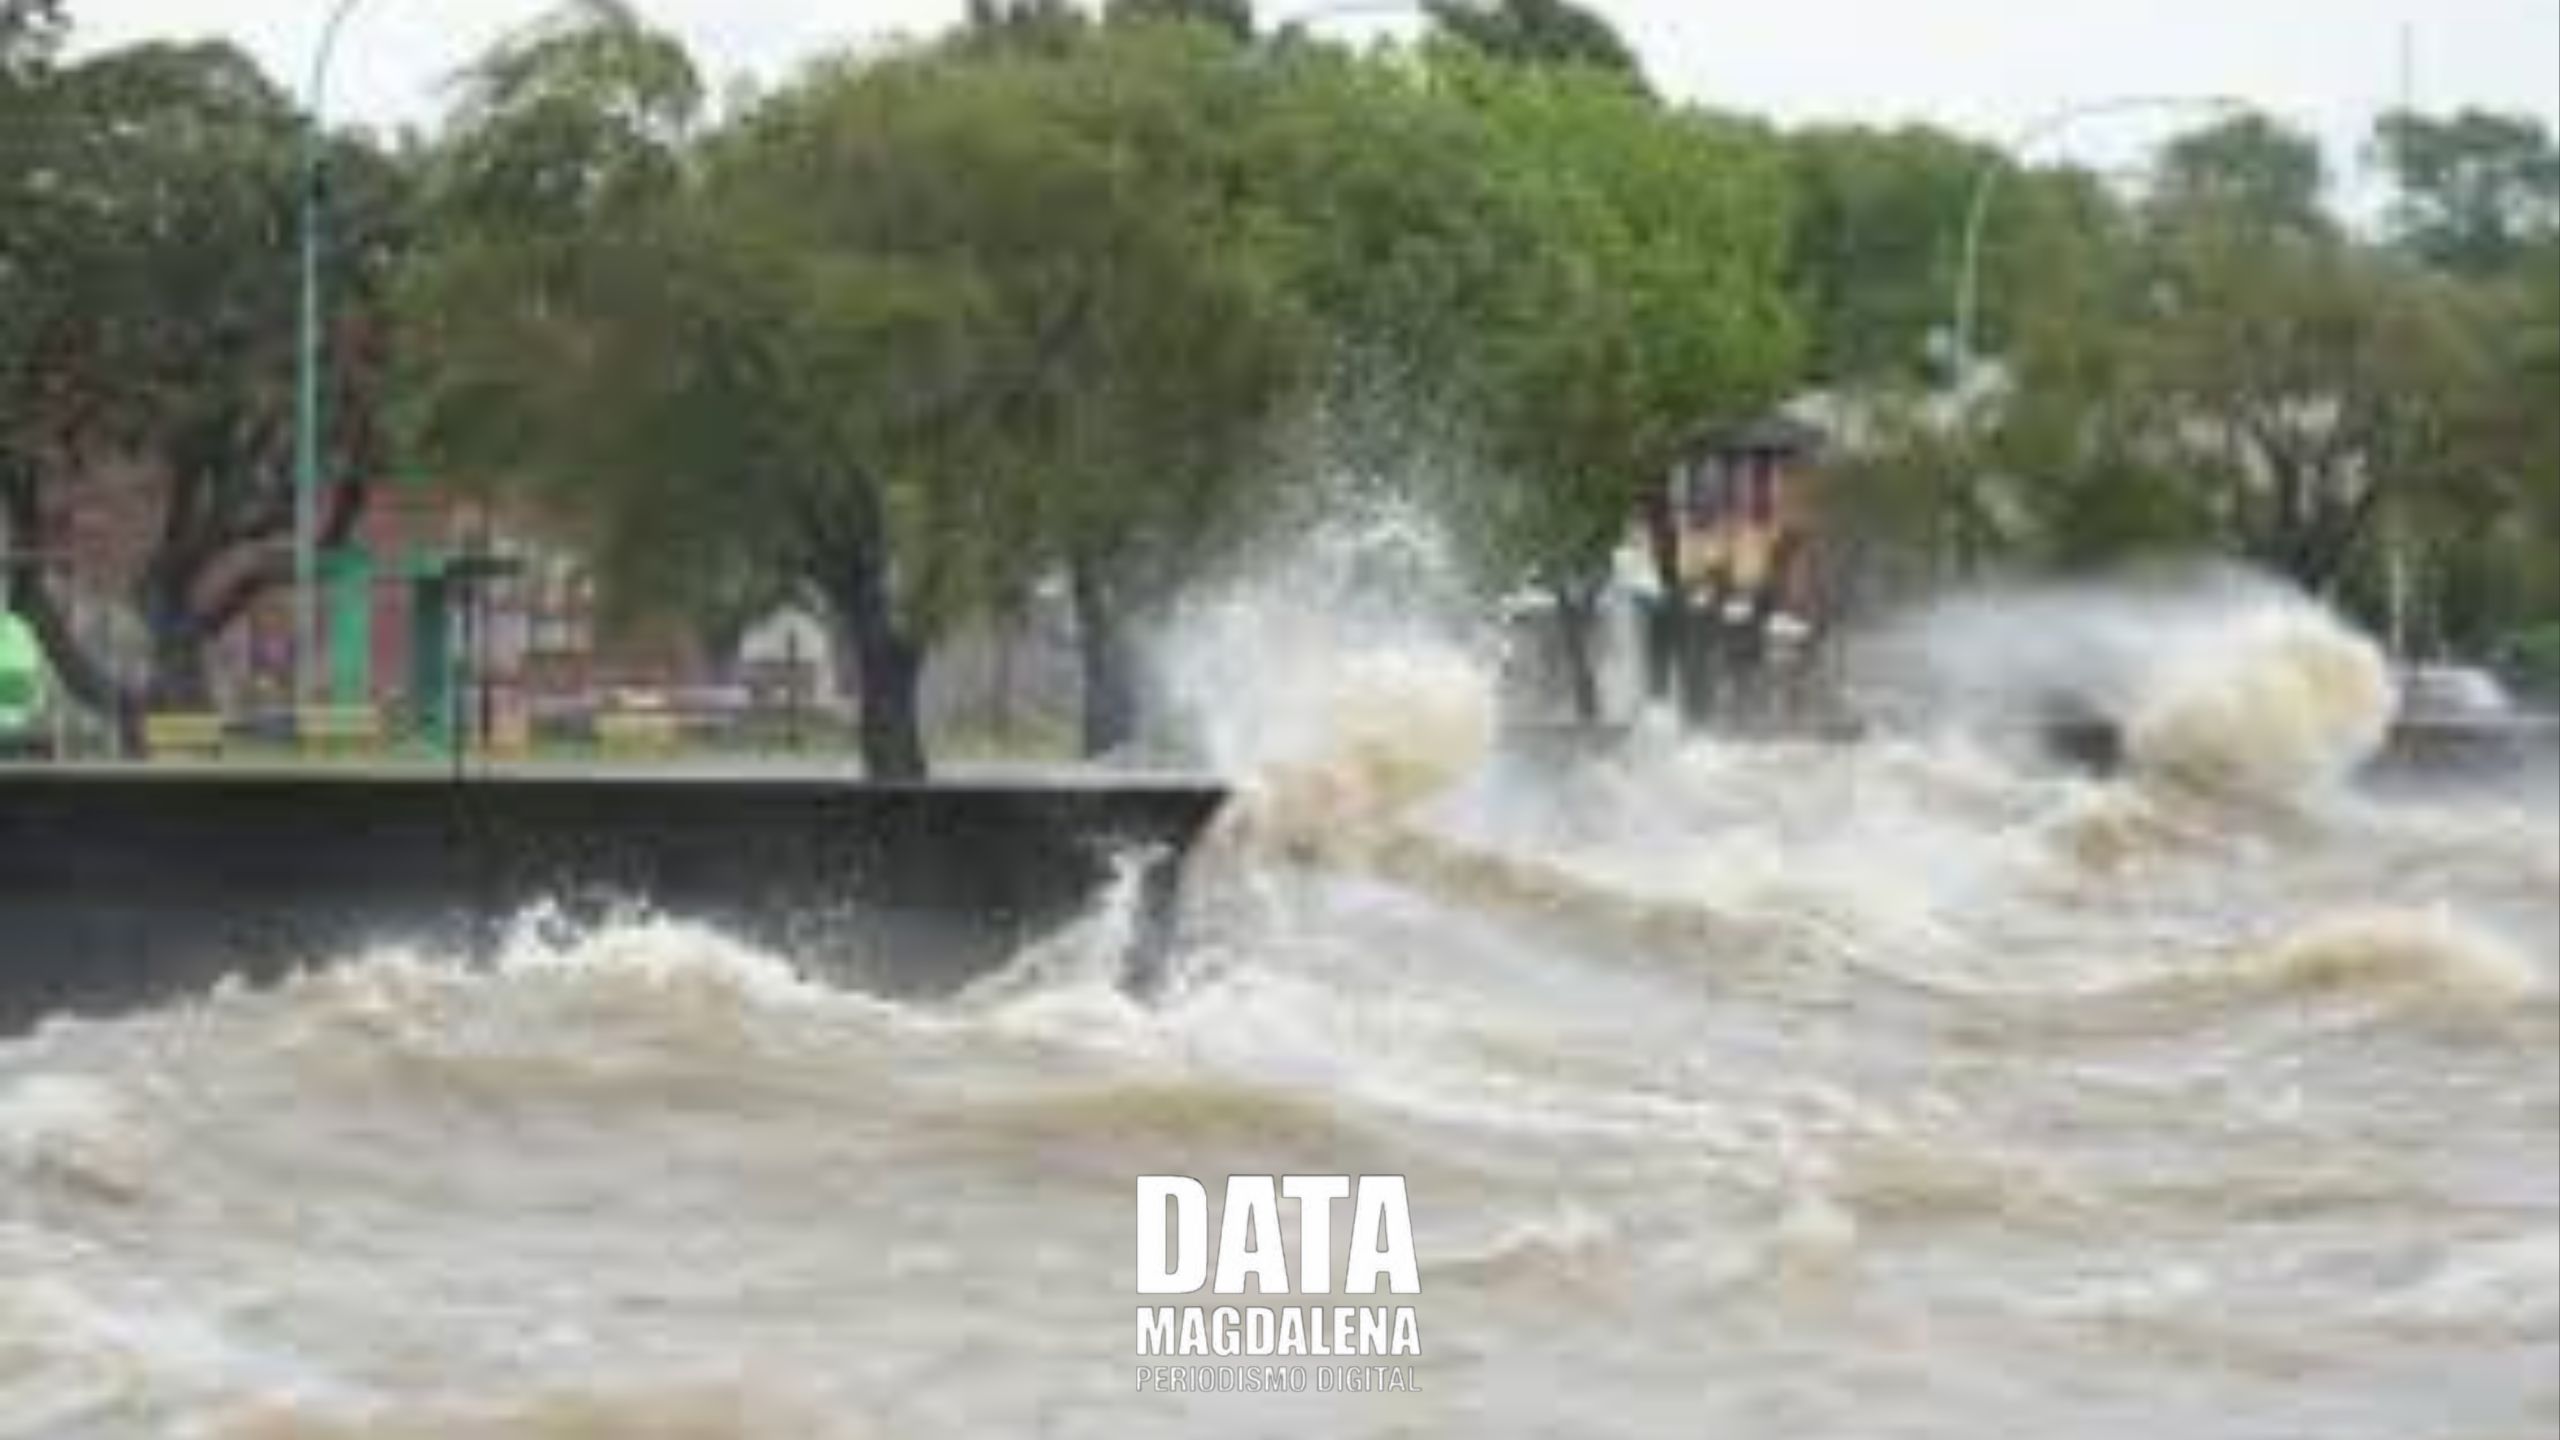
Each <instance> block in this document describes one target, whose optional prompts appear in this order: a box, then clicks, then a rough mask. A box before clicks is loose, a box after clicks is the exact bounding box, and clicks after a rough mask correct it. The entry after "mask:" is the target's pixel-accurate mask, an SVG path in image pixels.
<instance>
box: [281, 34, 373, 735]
mask: <svg viewBox="0 0 2560 1440" xmlns="http://www.w3.org/2000/svg"><path fill="white" fill-rule="evenodd" d="M362 3H363V0H336V3H335V5H334V6H333V7H332V8H331V9H330V11H329V17H328V20H327V22H326V23H325V24H323V25H322V27H321V30H320V43H319V44H318V45H317V46H316V47H315V48H314V49H313V50H312V52H311V74H310V78H309V81H308V83H307V84H306V85H305V87H304V89H303V105H302V290H301V307H300V309H301V318H300V324H299V330H298V335H297V341H296V344H295V375H294V405H293V579H294V591H293V593H294V611H293V621H294V625H293V629H294V636H293V695H294V701H295V703H296V704H299V705H312V704H316V703H318V701H319V699H320V696H319V691H318V682H319V677H320V668H319V663H318V662H319V653H320V593H319V581H320V557H319V542H320V536H319V511H320V478H321V477H320V468H321V465H320V443H321V442H320V434H321V426H322V419H323V417H322V414H321V401H320V392H321V371H322V367H323V365H324V363H325V360H326V354H325V341H324V340H323V338H322V332H323V329H324V326H323V324H322V318H321V314H320V253H321V248H322V236H321V229H322V227H321V218H322V217H321V185H320V182H321V172H322V169H323V166H324V164H325V161H324V155H323V151H324V149H325V147H326V145H327V135H326V132H325V130H324V123H325V122H324V120H323V116H322V111H323V108H324V107H325V105H326V104H327V100H328V81H329V61H330V59H331V58H332V57H333V56H335V55H336V53H337V49H338V32H339V31H340V30H342V29H344V28H345V26H346V22H347V17H348V15H350V14H351V13H353V12H354V10H355V8H356V6H358V5H359V4H362Z"/></svg>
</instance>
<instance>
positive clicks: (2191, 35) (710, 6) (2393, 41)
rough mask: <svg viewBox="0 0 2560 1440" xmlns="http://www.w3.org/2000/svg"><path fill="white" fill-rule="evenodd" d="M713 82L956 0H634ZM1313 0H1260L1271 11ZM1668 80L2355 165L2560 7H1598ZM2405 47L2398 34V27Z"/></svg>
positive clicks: (430, 95) (412, 84)
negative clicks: (2381, 130) (2198, 121)
mask: <svg viewBox="0 0 2560 1440" xmlns="http://www.w3.org/2000/svg"><path fill="white" fill-rule="evenodd" d="M70 4H71V10H72V13H73V15H74V17H75V19H76V20H77V22H78V23H79V25H80V32H79V33H80V36H81V40H82V43H83V44H84V45H87V46H96V45H102V44H112V43H116V42H120V41H125V40H130V39H134V38H137V37H142V36H181V35H200V34H205V33H208V32H216V33H221V34H226V35H229V36H232V37H233V38H235V39H237V40H239V41H240V42H242V43H243V44H245V45H246V46H247V47H248V48H249V49H250V50H251V51H252V52H254V53H255V54H257V55H258V56H259V57H260V58H261V59H262V60H264V61H265V62H266V64H267V66H268V67H269V69H270V70H272V71H274V72H275V73H276V74H277V75H278V76H280V77H292V79H293V81H294V83H299V77H300V74H301V71H302V69H303V67H304V66H305V65H306V64H307V63H308V61H307V57H308V54H309V51H310V45H311V40H312V37H313V35H314V33H315V32H316V30H317V28H318V25H319V22H320V19H321V16H322V14H323V13H324V12H325V9H326V6H327V0H70ZM638 4H639V7H640V8H641V10H642V11H643V12H644V13H646V14H648V15H649V16H651V17H652V18H653V19H655V20H656V21H657V22H659V23H660V24H663V25H666V26H669V27H671V28H673V29H675V30H676V31H678V32H680V33H681V34H683V35H684V37H685V38H686V39H687V40H688V41H689V42H691V43H692V45H693V47H694V50H695V53H696V55H697V56H698V57H700V58H701V59H702V61H703V62H704V68H705V69H706V70H707V71H708V72H709V73H710V74H711V75H712V76H714V77H715V78H717V77H720V76H726V75H732V74H736V73H740V72H755V73H759V74H765V75H771V74H775V73H779V72H782V71H786V70H788V68H789V67H790V66H791V64H792V63H793V62H794V61H795V60H796V59H798V58H799V57H802V56H805V55H807V54H809V53H811V52H813V51H816V50H820V49H824V48H828V47H832V46H837V45H842V44H846V43H858V42H862V41H866V40H876V39H877V38H879V37H881V36H884V35H889V34H895V33H900V32H904V33H910V34H914V33H923V32H929V31H931V30H933V29H936V28H939V27H941V26H943V25H946V24H948V23H950V21H951V20H952V19H953V18H954V17H956V16H957V15H958V14H959V13H960V11H961V9H962V6H963V0H866V3H853V4H837V5H828V4H823V3H813V0H638ZM546 8H548V4H547V0H363V5H362V8H361V9H359V10H358V12H357V13H356V15H355V17H354V19H353V21H352V22H351V25H350V27H349V29H348V31H347V35H346V39H345V42H344V48H343V51H342V54H341V56H340V59H339V62H338V66H337V69H336V73H335V77H334V78H333V80H332V88H333V91H334V92H335V94H336V97H337V99H336V101H335V108H336V109H337V110H338V111H340V112H341V113H352V114H355V115H357V116H361V117H363V118H366V119H370V120H375V121H420V120H426V119H430V118H432V117H433V115H434V114H435V113H436V111H437V109H438V107H439V105H440V103H441V96H442V94H443V93H444V91H443V81H444V79H445V77H447V76H449V75H450V74H451V73H452V72H453V70H454V69H455V67H456V66H458V65H459V64H460V63H461V62H462V61H463V60H464V59H465V58H467V57H468V56H470V55H471V54H472V53H473V52H474V51H476V50H477V49H478V48H480V47H481V46H483V45H485V44H487V43H488V42H489V41H491V40H492V39H494V38H496V37H498V36H500V35H503V34H505V33H506V32H507V31H508V30H510V29H512V28H514V27H516V26H519V25H522V24H524V23H525V22H526V21H528V20H530V19H532V18H534V17H536V16H538V15H540V14H541V13H543V11H544V10H545V9H546ZM1315 8H1318V5H1316V4H1309V3H1304V0H1293V3H1279V0H1264V3H1263V4H1262V12H1263V14H1264V15H1265V17H1266V18H1273V17H1280V16H1285V15H1288V14H1291V13H1300V14H1303V13H1306V12H1308V11H1309V10H1311V9H1315ZM1595 8H1597V9H1599V10H1600V11H1602V12H1603V13H1605V14H1607V15H1608V16H1609V18H1610V19H1612V20H1613V21H1615V22H1616V23H1617V24H1618V26H1619V28H1620V29H1621V30H1623V31H1624V32H1625V33H1626V34H1627V35H1628V37H1629V38H1630V39H1632V40H1633V41H1634V42H1635V43H1636V45H1637V47H1638V48H1639V49H1640V50H1641V51H1642V52H1643V55H1644V58H1645V63H1646V65H1647V67H1648V68H1649V69H1650V70H1651V72H1652V74H1653V76H1654V78H1655V80H1656V81H1657V82H1658V83H1660V84H1661V85H1662V86H1663V87H1664V88H1666V89H1668V90H1670V91H1671V92H1673V93H1675V94H1678V95H1681V96H1684V97H1689V98H1694V99H1700V100H1705V101H1709V102H1712V103H1715V104H1718V105H1722V106H1728V107H1733V108H1740V109H1748V110H1755V111H1760V112H1764V113H1768V114H1773V115H1777V116H1779V117H1782V118H1784V119H1788V120H1804V119H1814V118H1856V119H1862V120H1870V121H1895V120H1904V119H1920V120H1930V121H1934V122H1937V123H1940V124H1943V125H1948V126H1952V127H1955V128H1958V129H1963V130H1967V131H1971V132H1975V133H1978V134H1985V135H1991V136H2000V137H2005V136H2009V135H2012V134H2014V133H2015V132H2017V131H2018V130H2019V129H2020V127H2022V126H2024V125H2026V124H2028V123H2029V122H2031V121H2032V120H2034V119H2035V118H2037V117H2040V116H2042V115H2045V114H2047V113H2049V112H2051V111H2053V110H2055V109H2057V108H2059V107H2066V106H2070V105H2075V104H2078V103H2080V102H2083V101H2086V100H2090V99H2094V98H2098V97H2104V96H2113V95H2122V94H2127V93H2142V94H2154V93H2163V94H2167V93H2174V94H2218V95H2220V94H2227V95H2238V96H2244V97H2247V98H2248V99H2250V100H2252V101H2254V102H2256V103H2258V104H2260V105H2262V106H2264V107H2265V108H2267V109H2269V110H2272V111H2275V112H2277V113H2279V114H2282V115H2285V116H2287V117H2289V118H2292V119H2294V120H2295V121H2296V122H2297V123H2301V124H2304V125H2306V126H2309V127H2310V128H2313V129H2316V130H2317V131H2319V132H2320V133H2321V134H2322V135H2323V136H2324V137H2325V138H2326V139H2328V141H2329V142H2330V144H2331V145H2332V147H2333V149H2335V150H2337V151H2338V152H2340V153H2339V156H2338V158H2339V159H2340V160H2341V161H2342V162H2347V163H2352V161H2353V159H2354V151H2355V148H2356V145H2357V142H2358V138H2359V137H2360V136H2361V135H2362V134H2363V133H2364V131H2365V128H2366V125H2367V123H2368V121H2369V119H2370V117H2371V116H2372V114H2373V113H2374V112H2375V111H2376V110H2378V109H2381V108H2384V107H2387V106H2389V105H2390V104H2392V103H2394V101H2395V99H2396V97H2397V95H2398V94H2399V92H2400V88H2401V85H2402V73H2403V68H2404V67H2403V64H2402V57H2403V53H2404V49H2405V51H2406V53H2407V54H2409V55H2410V56H2411V57H2413V58H2414V64H2413V65H2411V66H2409V67H2407V68H2408V69H2409V71H2410V72H2411V73H2412V74H2413V75H2414V81H2415V88H2416V95H2417V98H2418V100H2419V102H2420V104H2421V105H2423V106H2425V107H2428V108H2449V107H2453V106H2457V105H2464V104H2481V105H2491V106H2497V107H2501V108H2506V109H2521V110H2527V111H2531V112H2533V113H2535V114H2538V115H2541V116H2544V117H2545V118H2546V119H2550V120H2553V121H2555V123H2560V0H2043V3H2034V0H1747V3H1746V0H1598V3H1597V5H1596V6H1595ZM2404 34H2405V36H2406V37H2407V40H2408V43H2407V45H2406V46H2405V47H2404V44H2403V37H2404ZM2175 123H2176V119H2175V118H2174V117H2169V116H2163V115H2160V114H2156V113H2155V114H2150V115H2126V116H2121V117H2118V118H2115V119H2112V120H2092V121H2085V122H2082V123H2079V124H2077V125H2074V126H2072V127H2070V128H2069V130H2068V131H2067V133H2065V134H2064V135H2063V136H2062V137H2060V138H2059V139H2058V140H2057V141H2055V142H2054V148H2055V149H2056V150H2058V151H2059V152H2060V153H2061V154H2063V155H2067V156H2069V157H2070V158H2074V159H2080V160H2084V161H2087V162H2089V163H2092V164H2097V165H2101V166H2105V165H2111V164H2119V163H2128V162H2130V160H2131V159H2132V158H2133V157H2134V156H2136V155H2138V154H2140V153H2141V152H2142V151H2143V150H2144V149H2145V148H2146V147H2147V146H2148V145H2149V144H2150V143H2151V142H2153V141H2156V140H2157V139H2158V138H2159V137H2160V135H2161V134H2162V133H2163V130H2164V128H2165V127H2169V126H2173V125H2174V124H2175Z"/></svg>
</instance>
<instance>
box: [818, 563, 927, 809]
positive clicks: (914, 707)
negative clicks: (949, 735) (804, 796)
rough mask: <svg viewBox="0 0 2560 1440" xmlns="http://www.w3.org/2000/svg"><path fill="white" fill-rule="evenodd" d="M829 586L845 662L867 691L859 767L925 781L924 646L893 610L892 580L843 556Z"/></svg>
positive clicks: (877, 775) (871, 773)
mask: <svg viewBox="0 0 2560 1440" xmlns="http://www.w3.org/2000/svg"><path fill="white" fill-rule="evenodd" d="M829 579H830V583H829V585H828V586H827V591H828V594H829V597H830V599H831V600H832V601H833V603H834V605H835V610H836V618H837V621H838V622H839V623H840V624H842V625H843V626H844V630H845V635H846V639H847V645H846V648H847V650H848V652H849V653H848V655H847V657H846V658H847V659H848V660H849V661H850V662H851V666H852V669H853V672H854V675H855V677H856V680H857V683H858V684H859V686H860V687H861V691H862V723H861V744H862V770H863V774H864V775H865V776H866V777H868V778H870V779H873V780H894V781H905V780H922V779H924V778H925V777H926V774H927V771H928V768H929V767H928V766H927V764H926V761H925V748H924V721H923V714H922V708H921V706H920V704H919V693H920V691H921V689H922V686H923V680H924V647H923V646H921V645H919V644H917V643H916V642H915V641H914V640H913V639H911V638H909V637H908V636H907V635H905V634H904V633H902V632H901V631H900V630H899V628H898V623H897V617H896V616H895V615H894V614H892V613H891V606H890V601H889V592H888V586H887V577H885V576H884V575H883V574H882V573H881V568H880V566H879V564H878V563H877V562H876V561H875V560H874V559H873V558H872V557H871V556H870V555H869V554H867V553H866V554H858V555H849V556H844V557H841V558H839V559H838V560H837V562H836V564H835V566H834V573H833V574H832V575H831V576H830V577H829Z"/></svg>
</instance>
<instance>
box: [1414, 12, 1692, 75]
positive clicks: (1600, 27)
mask: <svg viewBox="0 0 2560 1440" xmlns="http://www.w3.org/2000/svg"><path fill="white" fill-rule="evenodd" d="M1424 8H1425V9H1426V10H1428V11H1429V12H1430V14H1431V19H1432V23H1433V24H1434V25H1435V26H1437V27H1438V28H1439V29H1440V30H1441V32H1442V33H1444V34H1447V35H1449V36H1451V37H1452V38H1454V39H1456V40H1457V41H1458V42H1459V43H1461V44H1463V45H1465V46H1467V47H1468V48H1470V49H1473V50H1475V51H1477V52H1478V53H1480V54H1483V55H1485V56H1487V57H1489V58H1491V59H1495V60H1500V61H1505V62H1508V63H1511V64H1515V65H1540V66H1580V67H1588V68H1591V69H1595V70H1601V71H1606V72H1608V73H1610V74H1614V75H1620V76H1624V77H1626V78H1627V79H1630V80H1633V81H1636V82H1637V83H1638V84H1641V83H1642V82H1643V78H1644V66H1643V63H1642V62H1641V61H1639V60H1638V59H1637V58H1636V52H1635V47H1634V46H1631V45H1629V44H1628V43H1627V42H1626V39H1625V37H1624V36H1621V35H1620V34H1619V33H1618V31H1617V27H1616V26H1614V25H1611V24H1610V23H1609V22H1608V20H1607V19H1606V18H1605V17H1603V16H1602V15H1601V14H1600V13H1599V12H1598V11H1596V10H1592V9H1589V8H1587V7H1585V6H1582V5H1577V4H1575V3H1573V0H1492V3H1489V4H1486V3H1476V0H1430V3H1429V4H1427V5H1426V6H1425V7H1424Z"/></svg>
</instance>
